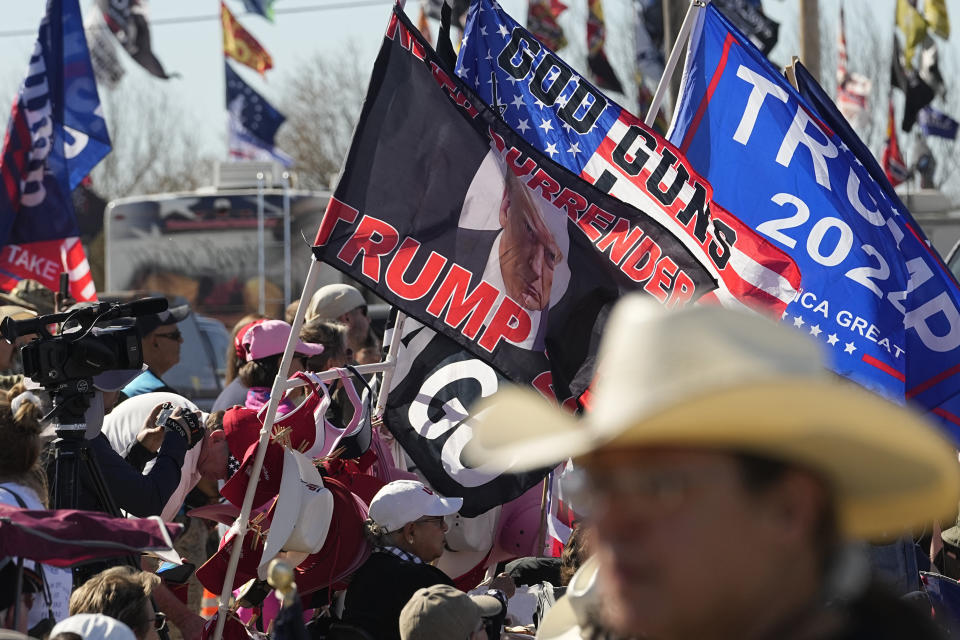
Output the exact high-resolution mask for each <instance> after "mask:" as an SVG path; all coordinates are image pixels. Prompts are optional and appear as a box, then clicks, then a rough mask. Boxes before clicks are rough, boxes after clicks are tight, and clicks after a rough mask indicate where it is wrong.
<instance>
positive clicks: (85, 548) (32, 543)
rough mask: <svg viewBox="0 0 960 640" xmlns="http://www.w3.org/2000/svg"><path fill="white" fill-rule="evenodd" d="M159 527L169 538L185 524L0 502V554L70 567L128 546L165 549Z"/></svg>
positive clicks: (125, 552) (119, 553)
mask: <svg viewBox="0 0 960 640" xmlns="http://www.w3.org/2000/svg"><path fill="white" fill-rule="evenodd" d="M161 526H164V527H166V530H167V533H168V535H169V536H170V539H171V540H172V539H175V538H176V537H177V536H178V535H179V534H180V532H181V531H183V526H182V525H179V524H175V523H166V524H162V523H160V522H159V520H151V519H146V518H144V519H140V518H114V517H113V516H109V515H107V514H105V513H100V512H97V511H78V510H75V509H56V510H47V509H20V508H19V507H9V506H6V505H0V557H2V556H20V557H23V558H27V559H29V560H38V561H40V562H44V563H46V564H50V565H53V566H55V567H71V566H73V565H76V564H80V563H83V562H89V561H91V560H97V559H100V558H111V557H114V556H124V555H128V554H129V553H130V551H131V549H134V550H151V549H167V548H169V547H167V545H166V541H165V539H164V536H163V533H162V532H161V529H160V527H161ZM44 536H47V537H44ZM49 537H53V538H55V539H56V540H50V539H49Z"/></svg>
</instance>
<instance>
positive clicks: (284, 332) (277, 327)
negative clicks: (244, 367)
mask: <svg viewBox="0 0 960 640" xmlns="http://www.w3.org/2000/svg"><path fill="white" fill-rule="evenodd" d="M289 338H290V325H289V324H287V323H286V322H284V321H283V320H265V321H263V322H261V323H259V324H255V325H253V326H251V327H250V328H249V329H247V330H246V332H245V333H244V334H243V340H242V341H241V343H242V345H243V348H244V350H245V351H246V353H247V362H250V361H252V360H259V359H260V358H267V357H269V356H275V355H279V354H281V353H283V350H284V349H285V348H286V346H287V340H288V339H289ZM296 351H297V353H302V354H304V355H308V356H315V355H319V354H321V353H323V345H322V344H315V343H312V342H304V341H303V340H297V349H296Z"/></svg>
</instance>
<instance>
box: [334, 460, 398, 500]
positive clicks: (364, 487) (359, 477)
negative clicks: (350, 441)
mask: <svg viewBox="0 0 960 640" xmlns="http://www.w3.org/2000/svg"><path fill="white" fill-rule="evenodd" d="M367 454H370V455H367ZM376 459H377V457H376V454H374V453H373V452H372V451H371V450H368V451H367V453H365V454H363V455H362V456H361V457H359V458H357V460H342V459H340V458H337V459H335V460H327V461H325V462H324V463H323V469H324V471H325V472H326V473H327V477H329V478H333V479H336V480H337V481H338V482H340V483H342V484H343V485H344V486H345V487H346V488H347V489H349V490H350V491H351V492H352V493H354V494H356V495H357V496H358V497H359V498H360V499H361V500H363V502H364V503H365V504H366V505H368V506H369V505H370V501H371V500H373V496H375V495H377V492H378V491H380V489H382V488H383V486H384V485H385V484H386V483H385V482H384V481H383V480H381V479H380V478H375V477H373V476H372V475H369V474H368V473H365V472H366V470H367V469H369V468H370V467H371V466H372V465H373V463H374V462H375V461H376Z"/></svg>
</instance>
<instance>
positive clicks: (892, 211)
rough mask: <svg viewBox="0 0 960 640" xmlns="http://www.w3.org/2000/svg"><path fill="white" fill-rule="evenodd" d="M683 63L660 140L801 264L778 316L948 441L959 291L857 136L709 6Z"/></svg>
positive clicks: (954, 425) (953, 412)
mask: <svg viewBox="0 0 960 640" xmlns="http://www.w3.org/2000/svg"><path fill="white" fill-rule="evenodd" d="M685 71H686V73H685V81H684V86H683V88H682V90H681V95H680V104H679V108H678V111H677V115H676V117H675V120H674V124H673V128H672V131H671V133H670V139H671V140H672V141H673V142H674V144H676V145H678V146H679V147H680V149H681V150H682V151H683V152H684V153H685V154H686V155H687V158H688V160H689V161H690V162H691V164H692V165H693V166H694V167H695V168H696V169H697V170H698V171H700V172H701V173H702V174H703V175H705V176H706V177H707V179H708V180H709V181H710V183H711V184H712V185H713V193H714V199H715V200H716V201H717V202H719V203H720V204H721V205H722V206H724V207H726V208H727V209H729V210H730V212H731V213H733V214H734V215H737V216H739V217H740V218H741V219H742V220H743V221H744V222H746V223H748V224H750V225H751V226H753V227H754V228H755V229H756V230H757V231H759V232H761V233H763V234H765V235H766V236H767V237H768V238H770V239H771V240H773V241H774V242H775V243H776V244H778V245H779V246H780V247H781V248H783V249H784V250H785V251H787V253H788V254H789V255H790V256H791V257H792V258H793V259H794V260H795V261H796V263H797V265H798V266H799V267H800V272H801V277H802V280H801V288H800V290H799V291H798V293H797V295H796V297H795V298H794V300H793V301H792V302H791V303H790V305H789V306H788V308H787V311H786V312H785V313H784V315H783V322H786V323H789V324H792V325H793V326H795V327H796V328H797V330H799V331H805V332H807V333H809V334H810V336H812V337H813V338H815V339H816V340H818V341H819V342H820V343H821V344H822V345H823V347H824V349H825V351H826V352H827V354H828V359H829V363H830V365H831V366H832V368H833V369H834V370H835V371H836V372H837V373H840V374H842V375H844V376H846V377H848V378H850V379H852V380H854V381H856V382H858V383H860V384H861V385H863V386H865V387H867V388H869V389H871V390H873V391H875V392H877V393H880V394H882V395H884V396H886V397H889V398H891V399H892V400H894V401H898V402H904V401H905V400H908V401H912V402H915V403H917V404H919V405H920V406H921V408H923V409H925V410H927V411H930V412H932V413H934V414H936V415H937V416H939V418H940V419H941V422H942V423H943V424H944V425H946V426H947V427H948V430H949V432H950V433H951V435H953V436H954V439H955V440H956V441H960V417H958V416H960V409H958V407H957V406H956V404H957V399H956V398H957V395H958V392H960V375H958V374H960V365H958V363H960V310H958V309H960V290H958V288H957V285H956V282H955V281H954V280H953V278H952V276H950V275H949V272H948V271H946V269H945V267H944V265H943V264H942V261H941V260H940V259H939V257H938V256H937V255H936V253H935V252H934V251H933V250H932V249H931V248H930V246H929V244H928V243H927V242H926V240H925V238H924V236H923V234H922V233H921V232H920V230H919V227H918V226H917V225H916V223H915V221H914V220H913V219H912V218H911V216H910V215H909V213H908V212H907V211H906V209H905V208H903V207H902V205H901V204H899V203H898V202H896V201H895V195H892V194H893V191H892V189H890V188H889V185H884V186H881V184H880V180H881V178H879V177H878V176H877V174H876V172H875V171H869V170H867V169H866V168H865V166H864V165H865V164H866V165H868V166H869V164H870V162H871V161H870V159H869V158H864V159H863V160H861V159H860V158H858V157H857V153H856V149H861V150H862V149H863V146H862V144H861V143H859V141H858V140H856V138H855V136H853V133H852V132H851V131H850V130H849V128H846V127H841V126H840V124H839V120H838V119H837V118H836V116H835V114H833V113H824V112H825V111H826V109H825V107H824V105H823V104H820V105H819V108H818V105H816V104H814V102H811V101H810V100H808V99H806V98H804V97H802V96H801V95H800V93H798V92H797V91H796V90H794V88H793V87H792V86H790V84H789V83H787V82H786V80H785V79H784V78H783V76H781V75H780V73H779V72H778V71H777V70H776V69H775V68H774V67H773V66H772V65H771V64H770V63H769V62H768V61H767V60H766V58H764V56H763V55H762V54H761V53H760V52H759V51H758V50H757V49H756V48H755V47H754V46H753V45H752V44H750V42H749V41H748V40H747V39H746V38H745V37H744V36H743V35H742V34H740V33H739V32H738V31H737V30H736V29H735V28H734V27H733V26H732V25H731V24H730V22H729V21H728V20H726V19H725V18H724V17H723V16H722V15H721V14H720V13H719V12H718V11H717V10H716V9H715V8H713V7H712V6H710V5H708V6H707V7H706V8H705V9H703V10H702V11H700V13H699V16H698V19H697V23H696V26H695V28H694V32H693V34H692V36H691V41H690V48H689V51H688V54H687V62H686V70H685ZM821 91H822V90H821ZM830 120H834V121H835V124H834V126H833V127H832V126H830V124H829V122H830ZM874 164H875V163H874ZM745 172H748V175H749V178H747V177H745V175H746V173H745ZM872 174H873V175H872Z"/></svg>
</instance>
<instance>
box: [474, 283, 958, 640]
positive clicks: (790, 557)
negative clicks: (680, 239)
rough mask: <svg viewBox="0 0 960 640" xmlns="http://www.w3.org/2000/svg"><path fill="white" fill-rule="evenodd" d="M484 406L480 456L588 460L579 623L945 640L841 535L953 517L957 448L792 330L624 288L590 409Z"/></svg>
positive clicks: (518, 465)
mask: <svg viewBox="0 0 960 640" xmlns="http://www.w3.org/2000/svg"><path fill="white" fill-rule="evenodd" d="M477 411H478V413H479V412H483V413H482V414H481V415H482V421H481V422H480V424H478V425H477V427H476V438H477V441H476V442H475V443H472V444H474V445H476V446H475V448H474V449H473V450H472V451H471V450H469V449H468V452H469V454H470V455H471V457H472V458H473V461H474V462H477V463H479V462H483V463H491V464H500V465H502V466H505V467H509V468H512V469H515V470H520V469H534V468H538V467H544V466H549V465H553V464H556V463H558V462H560V461H562V460H564V459H566V458H568V457H572V458H573V459H574V464H575V466H576V467H577V468H578V469H579V472H578V473H579V476H580V477H579V478H578V480H579V482H577V483H573V484H572V485H571V486H568V489H569V490H570V492H569V493H568V496H569V497H570V499H571V500H572V502H573V506H574V507H575V508H577V509H579V510H581V511H585V512H587V513H586V514H585V515H587V516H588V517H589V518H590V519H591V521H592V525H593V526H594V528H595V536H594V538H593V542H594V545H595V546H594V548H595V550H596V559H597V563H596V564H597V567H598V569H597V579H596V584H597V589H598V590H599V592H600V594H601V596H600V597H599V598H597V599H596V600H595V602H597V603H598V604H597V606H596V607H595V609H594V610H592V611H590V612H588V615H587V616H586V618H587V619H586V620H583V619H578V620H577V623H578V624H579V625H580V626H584V625H594V626H600V627H605V628H607V629H609V630H612V631H614V632H616V633H618V634H622V635H624V636H640V637H644V638H650V639H656V640H685V639H687V638H711V639H714V640H721V639H728V638H729V639H731V640H733V639H735V640H767V639H770V640H772V639H774V638H776V639H778V640H782V639H788V638H790V639H792V638H797V639H800V638H803V639H807V638H816V639H818V640H819V639H823V638H830V639H834V638H836V639H839V638H860V637H864V638H866V637H869V638H926V637H933V636H931V635H929V634H928V632H927V625H928V624H929V621H928V620H925V619H924V617H923V616H922V615H916V614H915V613H914V612H913V610H911V609H908V608H906V607H905V605H903V604H902V603H900V602H899V601H897V600H896V599H893V598H885V597H883V596H879V595H876V591H875V589H873V587H871V586H870V585H871V580H870V576H869V568H868V564H867V563H866V562H865V561H864V562H861V561H860V557H859V556H857V555H856V554H853V553H852V552H850V551H849V549H850V546H849V545H843V544H842V543H844V542H847V541H850V540H870V541H874V540H883V539H892V538H895V537H896V536H898V535H900V534H902V533H903V532H904V531H907V530H910V529H913V528H919V527H922V526H923V525H924V524H927V523H929V522H931V521H932V520H935V519H937V518H941V517H943V516H945V515H947V514H950V513H951V512H952V511H954V510H955V509H956V504H957V498H958V496H960V469H958V465H957V459H956V456H955V455H954V453H953V451H952V449H951V447H950V445H949V444H948V443H947V442H946V441H945V440H944V439H943V438H942V437H941V436H940V435H938V433H936V432H935V431H934V429H933V428H931V427H930V426H929V425H928V424H926V423H925V422H924V421H923V419H922V418H921V417H920V416H919V415H917V414H916V413H914V412H913V411H911V410H908V409H905V408H903V407H900V406H895V405H893V404H891V403H889V402H887V401H885V400H883V399H881V398H880V397H878V396H875V395H873V394H871V393H868V392H866V391H864V390H862V389H860V388H859V387H856V386H854V385H852V384H850V383H847V382H846V381H843V380H841V379H838V378H836V377H834V376H832V375H831V374H829V373H828V372H826V371H825V370H824V369H823V366H822V363H821V360H820V358H819V353H818V350H817V346H816V345H815V344H814V343H812V342H811V341H810V340H809V339H808V338H807V337H805V336H803V335H801V334H800V333H798V332H795V331H794V330H792V329H790V328H787V327H784V326H780V325H777V324H774V323H772V322H770V321H769V320H767V319H765V318H762V317H760V316H757V315H747V314H744V313H737V312H733V311H729V310H724V309H721V308H717V307H706V306H703V307H699V306H698V307H688V308H685V309H682V310H678V311H674V312H667V311H665V310H663V309H662V307H659V306H658V305H655V304H653V303H652V302H650V301H649V300H648V299H646V298H643V297H641V296H630V297H627V298H625V299H623V300H622V301H621V302H620V303H619V304H618V305H617V307H616V308H615V310H614V311H613V313H612V315H611V319H610V321H609V324H608V326H607V328H606V332H605V336H604V340H603V342H602V344H601V347H600V352H599V356H598V364H597V369H596V373H595V378H594V383H593V386H592V398H591V401H590V407H589V410H588V412H587V414H586V417H585V418H583V419H582V420H575V419H574V418H572V417H570V416H568V415H566V414H564V413H562V412H560V411H559V410H557V409H555V408H554V407H552V406H550V405H548V404H547V403H546V402H544V401H543V400H542V399H540V398H539V397H537V396H536V395H535V394H533V393H530V392H527V391H523V390H519V389H511V390H506V391H503V392H501V393H499V394H497V397H495V398H492V399H491V402H489V403H488V404H486V405H482V406H481V407H480V408H479V409H477ZM828 603H829V604H828ZM548 615H549V614H548ZM564 637H579V636H578V635H572V636H567V635H564Z"/></svg>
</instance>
